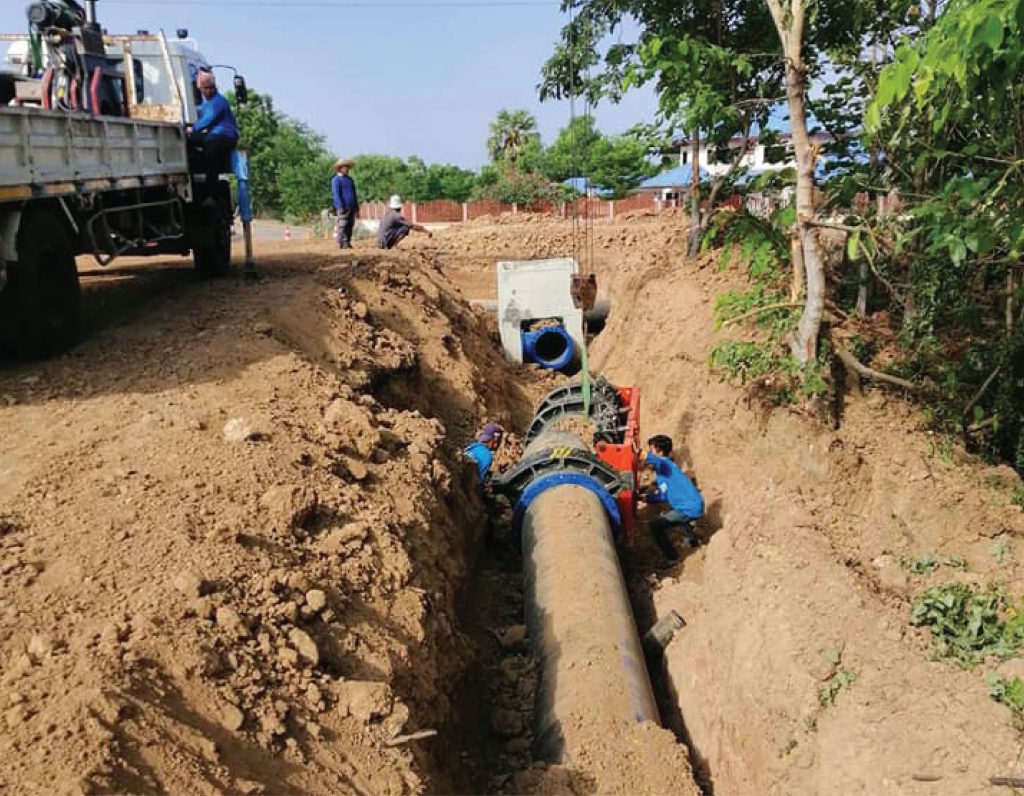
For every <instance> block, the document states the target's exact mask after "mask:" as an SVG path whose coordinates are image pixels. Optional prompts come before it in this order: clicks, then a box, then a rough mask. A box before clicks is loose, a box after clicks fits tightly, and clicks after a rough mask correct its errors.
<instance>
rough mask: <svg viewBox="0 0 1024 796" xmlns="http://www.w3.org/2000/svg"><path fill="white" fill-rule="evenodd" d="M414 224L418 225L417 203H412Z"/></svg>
mask: <svg viewBox="0 0 1024 796" xmlns="http://www.w3.org/2000/svg"><path fill="white" fill-rule="evenodd" d="M412 223H413V224H416V223H418V222H417V219H416V203H415V202H413V203H412Z"/></svg>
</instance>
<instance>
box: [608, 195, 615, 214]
mask: <svg viewBox="0 0 1024 796" xmlns="http://www.w3.org/2000/svg"><path fill="white" fill-rule="evenodd" d="M608 218H615V200H614V199H609V200H608Z"/></svg>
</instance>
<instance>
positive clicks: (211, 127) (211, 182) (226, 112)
mask: <svg viewBox="0 0 1024 796" xmlns="http://www.w3.org/2000/svg"><path fill="white" fill-rule="evenodd" d="M196 86H197V87H198V88H199V93H200V94H202V95H203V104H202V105H200V106H199V115H198V116H197V117H196V120H195V123H194V124H190V125H188V126H187V127H186V128H185V130H186V132H187V133H188V140H189V141H190V142H191V143H192V144H195V145H196V146H198V147H200V148H201V149H202V153H203V174H204V175H205V179H206V185H205V189H206V192H207V194H210V193H212V192H213V188H214V186H215V185H216V184H217V180H218V179H219V178H220V175H221V174H222V173H224V172H228V171H231V153H232V152H233V151H234V150H235V147H236V146H238V122H236V121H235V115H234V114H233V113H232V112H231V106H230V105H229V104H228V101H227V99H226V98H225V97H224V95H223V94H221V93H219V92H218V91H217V80H216V78H215V77H214V76H213V72H203V71H200V72H199V75H198V76H197V77H196Z"/></svg>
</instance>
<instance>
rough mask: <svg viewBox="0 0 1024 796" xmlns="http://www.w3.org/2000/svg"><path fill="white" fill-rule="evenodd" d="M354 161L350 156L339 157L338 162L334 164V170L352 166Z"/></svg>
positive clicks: (354, 163)
mask: <svg viewBox="0 0 1024 796" xmlns="http://www.w3.org/2000/svg"><path fill="white" fill-rule="evenodd" d="M354 165H356V162H355V161H354V160H352V158H339V159H338V162H337V163H335V164H334V170H335V171H337V170H338V169H340V168H342V167H343V166H354Z"/></svg>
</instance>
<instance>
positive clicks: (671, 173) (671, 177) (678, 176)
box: [637, 163, 708, 188]
mask: <svg viewBox="0 0 1024 796" xmlns="http://www.w3.org/2000/svg"><path fill="white" fill-rule="evenodd" d="M692 174H693V171H692V169H691V168H690V164H689V163H687V164H686V165H685V166H676V167H675V168H672V169H669V170H668V171H663V172H662V173H661V174H655V175H654V176H653V177H651V178H650V179H646V180H644V181H643V182H642V183H640V185H639V186H637V187H639V188H681V187H683V186H684V185H689V184H690V183H691V182H692V181H693V177H692ZM707 178H708V173H707V171H706V170H704V169H701V170H700V179H701V181H704V180H706V179H707Z"/></svg>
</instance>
